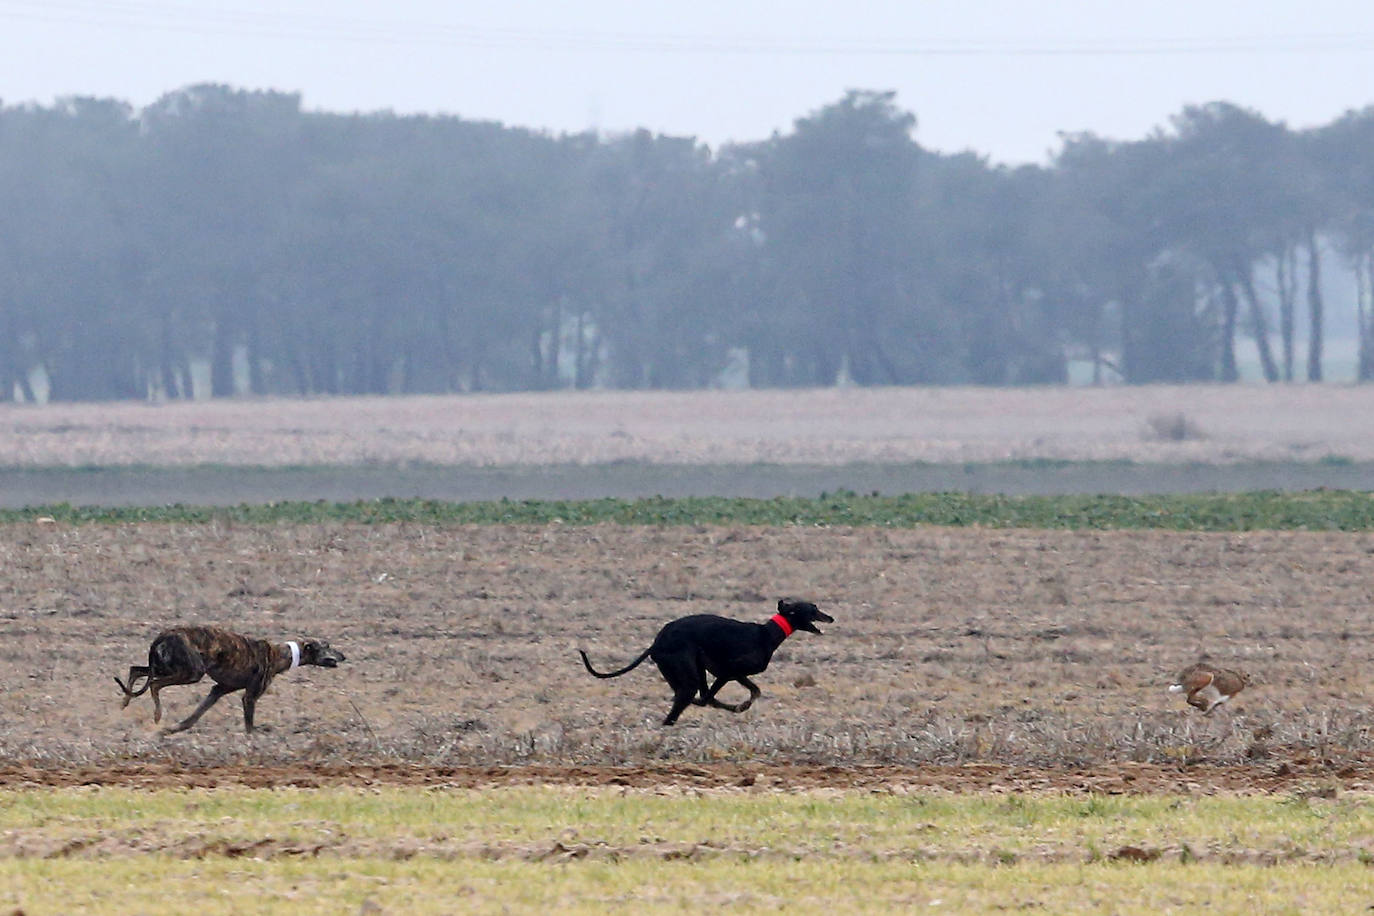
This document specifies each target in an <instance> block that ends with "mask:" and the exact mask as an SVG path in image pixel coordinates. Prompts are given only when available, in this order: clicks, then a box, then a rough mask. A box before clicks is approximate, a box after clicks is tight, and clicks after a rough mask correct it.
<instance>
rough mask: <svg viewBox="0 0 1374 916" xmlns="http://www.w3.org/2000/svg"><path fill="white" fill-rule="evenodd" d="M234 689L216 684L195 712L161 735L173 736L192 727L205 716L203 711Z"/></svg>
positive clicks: (165, 729) (163, 731)
mask: <svg viewBox="0 0 1374 916" xmlns="http://www.w3.org/2000/svg"><path fill="white" fill-rule="evenodd" d="M235 689H237V688H231V687H225V686H224V685H223V684H216V685H215V686H213V687H211V688H210V693H209V694H208V695H206V697H205V699H203V700H201V701H200V705H199V706H197V707H196V711H195V712H193V713H191V714H190V715H189V716H187V717H186V718H185V719H182V720H181V721H180V722H178V723H177V724H176V725H173V726H171V727H170V728H164V729H163V730H162V734H164V735H174V734H176V733H177V732H184V731H186V729H188V728H190V727H191V726H192V725H195V724H196V722H197V721H198V720H199V719H200V717H201V716H203V715H205V711H206V710H207V709H209V708H210V707H211V706H214V705H215V704H216V703H218V702H219V698H220V697H222V696H224V695H225V694H226V693H233V692H234V690H235Z"/></svg>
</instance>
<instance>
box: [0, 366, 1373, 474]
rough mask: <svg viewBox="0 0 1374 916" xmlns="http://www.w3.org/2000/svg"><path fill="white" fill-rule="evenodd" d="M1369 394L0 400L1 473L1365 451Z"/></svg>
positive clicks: (1282, 455) (1078, 391) (935, 392)
mask: <svg viewBox="0 0 1374 916" xmlns="http://www.w3.org/2000/svg"><path fill="white" fill-rule="evenodd" d="M1371 410H1374V388H1370V387H1368V386H1363V387H1361V386H1344V385H1299V386H1292V385H1287V386H1284V385H1269V386H1259V385H1229V386H1191V387H1170V386H1151V387H1133V388H1105V389H1082V388H1030V389H1018V390H1006V389H991V388H922V389H917V388H885V389H884V388H879V389H826V390H812V391H701V392H612V391H605V392H560V393H548V394H502V395H465V396H452V397H404V398H360V399H338V400H313V401H312V400H304V401H303V400H290V401H288V400H261V401H229V402H223V403H190V404H187V403H169V404H161V405H146V404H136V403H122V404H75V405H68V404H57V405H48V406H45V407H42V408H35V407H25V406H14V405H8V406H4V407H0V466H27V467H35V466H80V465H122V464H133V463H143V464H153V465H186V464H207V463H208V464H230V465H321V464H371V463H383V464H393V463H405V462H426V463H432V464H460V465H513V464H536V465H537V464H554V463H572V464H588V463H598V462H610V461H644V462H652V463H679V464H739V463H754V462H771V463H805V464H843V463H851V462H913V461H924V462H987V461H1006V460H1020V459H1034V458H1049V459H1064V460H1117V459H1130V460H1136V461H1162V462H1194V461H1200V462H1223V463H1224V462H1234V461H1241V460H1266V461H1314V460H1318V459H1322V458H1327V457H1331V456H1336V457H1340V458H1342V459H1351V460H1358V461H1366V460H1374V426H1371V425H1370V424H1367V423H1352V422H1350V420H1351V418H1352V417H1359V416H1368V415H1370V413H1371Z"/></svg>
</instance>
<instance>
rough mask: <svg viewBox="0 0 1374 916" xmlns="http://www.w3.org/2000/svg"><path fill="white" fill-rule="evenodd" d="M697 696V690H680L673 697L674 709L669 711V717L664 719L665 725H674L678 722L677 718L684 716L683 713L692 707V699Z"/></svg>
mask: <svg viewBox="0 0 1374 916" xmlns="http://www.w3.org/2000/svg"><path fill="white" fill-rule="evenodd" d="M696 695H697V692H696V688H690V689H687V690H679V691H678V692H677V693H676V694H674V695H673V708H672V709H670V710H668V715H667V716H665V717H664V718H663V724H664V725H672V724H673V723H674V722H676V721H677V717H678V716H680V715H682V711H683V710H684V709H686V708H687V707H688V706H691V705H692V698H693V697H695V696H696Z"/></svg>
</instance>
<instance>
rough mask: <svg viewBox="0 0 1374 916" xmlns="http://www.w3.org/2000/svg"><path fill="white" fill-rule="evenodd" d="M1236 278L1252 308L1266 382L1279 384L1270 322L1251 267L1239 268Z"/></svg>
mask: <svg viewBox="0 0 1374 916" xmlns="http://www.w3.org/2000/svg"><path fill="white" fill-rule="evenodd" d="M1236 277H1237V279H1238V280H1239V282H1240V289H1241V292H1242V293H1243V294H1244V295H1245V303H1246V305H1248V306H1249V307H1250V321H1251V323H1252V325H1253V327H1254V334H1255V346H1256V347H1257V348H1258V349H1259V357H1260V367H1261V368H1262V369H1263V370H1264V380H1265V381H1267V382H1277V381H1278V380H1279V367H1278V364H1277V363H1275V362H1274V351H1273V349H1272V348H1271V347H1270V346H1269V322H1268V320H1267V319H1265V317H1264V309H1263V308H1262V307H1261V306H1260V301H1259V297H1258V296H1256V295H1255V281H1254V277H1253V276H1251V272H1250V267H1249V265H1245V266H1242V267H1240V268H1238V269H1237V270H1236Z"/></svg>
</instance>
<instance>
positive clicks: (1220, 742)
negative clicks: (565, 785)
mask: <svg viewBox="0 0 1374 916" xmlns="http://www.w3.org/2000/svg"><path fill="white" fill-rule="evenodd" d="M0 564H3V568H4V569H5V571H6V573H5V576H4V577H3V579H0V760H3V761H5V763H4V765H3V766H0V784H9V785H14V784H25V783H44V784H56V785H70V784H84V783H107V782H108V783H123V784H132V785H193V784H194V785H199V784H217V783H221V782H236V783H246V784H252V785H256V784H276V783H294V784H311V783H312V782H331V781H336V780H348V781H353V782H356V781H363V782H366V781H369V780H376V781H384V782H413V783H425V784H445V783H454V784H460V785H486V784H500V783H504V782H519V781H539V782H546V781H549V782H558V781H563V782H579V783H582V782H585V783H591V784H611V785H627V786H636V785H656V784H661V783H675V784H679V785H702V786H715V787H722V786H727V787H728V786H738V787H741V788H746V789H747V788H748V787H749V786H750V785H758V786H770V785H771V786H776V785H778V783H777V782H776V781H777V780H782V781H783V784H796V785H799V786H836V785H838V786H859V787H864V786H870V787H875V788H879V787H886V788H887V789H888V790H895V789H896V788H897V787H901V786H913V787H919V786H931V787H941V788H950V789H958V788H965V787H966V788H970V789H984V790H992V791H996V790H998V787H1002V788H1004V789H1007V790H1011V789H1019V788H1042V789H1050V790H1062V791H1165V790H1168V791H1247V790H1248V791H1279V790H1293V791H1297V790H1298V789H1299V788H1301V789H1302V790H1303V791H1307V790H1308V789H1310V788H1311V787H1312V786H1313V785H1315V786H1316V789H1317V790H1322V787H1323V786H1325V785H1328V784H1329V785H1342V786H1345V787H1352V788H1360V787H1367V786H1374V741H1372V740H1371V738H1370V727H1371V725H1374V715H1371V702H1372V701H1374V675H1372V674H1371V666H1370V664H1369V662H1370V653H1371V650H1370V648H1369V646H1370V638H1371V636H1372V635H1374V626H1371V619H1370V612H1369V608H1370V606H1371V590H1372V589H1374V586H1371V582H1374V576H1371V571H1374V570H1372V569H1371V567H1372V566H1374V535H1367V534H1343V533H1308V532H1260V533H1247V534H1180V533H1167V532H1144V533H1142V532H1090V533H1074V532H1041V531H995V532H994V531H982V530H977V529H958V530H955V529H918V530H902V531H886V530H881V529H803V528H776V529H755V528H745V527H735V528H717V527H700V528H665V529H656V528H621V527H613V526H597V527H590V528H574V527H566V526H548V527H498V526H492V527H458V526H455V527H438V526H422V525H397V526H377V527H362V526H350V525H343V524H326V525H311V526H288V525H277V526H233V525H224V524H205V525H171V524H145V525H124V526H85V527H65V526H59V525H53V524H38V523H35V524H23V525H9V526H4V527H3V528H0ZM787 594H792V595H800V596H805V597H808V598H812V599H814V600H816V601H818V602H819V603H820V604H821V605H822V607H824V608H825V609H827V610H828V611H830V612H831V613H832V614H833V615H834V616H835V617H836V622H835V623H834V624H833V625H828V626H826V627H825V628H824V629H825V630H826V633H825V634H824V635H823V636H819V637H817V636H813V635H810V634H797V635H796V636H793V637H792V638H791V639H789V640H788V642H787V643H785V644H784V646H783V647H782V649H781V650H780V651H779V652H778V654H777V655H776V656H775V658H774V661H773V665H772V666H771V667H770V669H769V670H768V671H767V672H765V673H764V674H763V675H761V676H760V677H759V678H758V681H759V683H760V685H761V686H762V688H763V690H764V695H763V698H762V699H761V700H760V701H759V702H758V703H756V704H755V705H754V707H753V708H752V709H751V710H749V711H748V712H746V713H744V714H742V715H732V714H730V713H727V712H724V711H721V710H715V709H699V708H695V707H694V708H691V709H689V710H688V712H687V713H686V714H684V716H683V718H682V720H681V721H680V722H679V724H678V725H677V726H675V727H673V728H663V727H662V726H660V725H659V724H658V722H659V720H660V719H661V718H662V716H663V715H664V713H665V712H666V711H667V708H668V705H669V696H668V692H667V688H666V686H665V684H664V683H663V681H662V679H661V678H660V677H659V675H658V673H657V671H655V670H654V668H653V667H652V664H651V663H647V662H646V664H645V665H644V666H642V667H641V668H639V669H636V670H635V671H633V672H631V673H630V674H627V675H625V676H624V677H622V678H619V679H616V680H596V679H594V678H591V677H590V676H588V675H587V674H586V672H585V671H584V670H583V669H582V667H581V663H580V661H579V660H578V658H577V655H576V651H575V650H576V648H577V647H579V646H584V647H586V648H587V650H588V651H589V653H590V654H591V656H592V658H593V660H594V661H595V662H597V663H598V664H600V665H602V666H610V665H612V664H617V663H622V662H624V661H626V660H628V659H630V658H633V657H634V655H636V654H638V652H639V651H640V650H642V649H643V647H644V646H646V645H647V644H648V642H649V641H650V640H651V639H652V637H653V634H654V633H655V632H656V630H657V629H658V627H659V626H661V625H662V624H663V623H664V622H666V621H667V620H669V619H671V618H673V617H677V616H680V615H683V614H689V613H721V614H725V615H728V616H733V617H739V618H744V619H755V620H763V619H765V618H766V617H767V616H768V615H769V614H770V613H771V606H772V603H773V602H774V601H775V600H776V598H777V597H780V596H782V595H787ZM192 622H207V623H217V624H221V625H226V626H230V627H233V628H236V629H239V630H242V631H244V632H248V633H252V634H255V635H262V636H266V637H269V638H276V639H283V640H284V639H288V638H294V637H299V636H302V635H318V636H323V637H326V638H328V639H330V640H331V641H332V642H333V643H334V644H335V645H336V646H338V647H339V648H341V649H342V650H343V651H344V652H346V653H347V654H348V661H347V662H346V663H345V664H344V665H343V666H341V667H340V668H339V669H337V670H324V669H312V668H306V669H301V670H298V671H293V672H290V673H288V674H285V675H283V676H282V677H280V678H278V680H277V681H276V682H275V683H274V685H273V687H272V690H271V691H270V692H269V694H268V695H267V696H266V697H264V699H263V700H262V701H261V702H260V703H259V705H258V714H257V720H258V722H259V724H260V725H262V726H265V728H264V729H263V730H262V731H261V732H260V733H258V734H255V735H254V736H252V737H251V738H250V737H246V736H245V735H244V734H243V733H242V726H241V716H240V710H239V708H238V704H237V702H235V698H234V697H230V698H228V699H226V700H224V701H222V702H221V704H220V705H219V706H218V707H216V708H215V709H213V710H211V712H210V713H208V714H207V715H206V716H205V718H204V719H202V720H201V723H200V724H199V725H198V726H197V727H196V728H195V729H193V730H192V731H190V732H186V733H183V734H181V735H176V736H172V737H169V738H159V737H157V736H156V735H155V734H154V732H153V729H152V724H151V721H150V720H151V704H150V703H149V701H148V698H147V697H146V696H145V697H142V698H140V699H138V700H136V701H135V702H134V703H133V704H132V705H131V706H130V707H129V708H128V709H126V710H121V709H120V708H119V699H120V692H119V689H118V688H117V687H116V685H115V684H114V681H113V679H112V677H111V676H112V675H114V674H120V675H121V676H123V674H124V673H125V671H127V669H128V666H129V665H131V664H141V663H142V662H143V661H144V659H145V657H146V651H147V646H148V643H149V641H150V640H151V638H152V637H153V636H154V635H155V634H156V633H157V631H158V630H160V629H161V628H163V627H165V626H169V625H173V624H179V623H192ZM1204 651H1207V652H1210V653H1212V654H1213V655H1214V656H1215V657H1217V658H1218V659H1222V660H1225V661H1226V662H1228V663H1232V664H1238V665H1240V666H1242V667H1244V668H1246V669H1248V670H1249V671H1250V673H1251V674H1252V676H1253V677H1254V679H1255V684H1254V685H1253V686H1252V687H1250V688H1248V689H1247V690H1246V691H1245V692H1244V693H1242V694H1241V695H1240V696H1239V697H1238V698H1237V699H1236V700H1235V701H1234V702H1233V703H1232V704H1231V705H1230V707H1229V708H1225V707H1223V709H1222V711H1220V712H1218V713H1217V714H1216V715H1214V716H1212V717H1210V718H1208V717H1203V716H1201V715H1200V714H1199V713H1197V712H1196V711H1195V710H1191V709H1189V708H1187V707H1186V706H1184V705H1183V704H1182V703H1181V702H1180V701H1179V700H1178V699H1177V698H1176V697H1173V696H1170V695H1168V694H1166V693H1165V691H1164V687H1165V685H1166V684H1167V683H1168V682H1169V679H1170V676H1171V674H1172V673H1173V672H1174V671H1175V670H1177V669H1178V668H1180V667H1182V666H1183V665H1184V664H1186V663H1188V662H1191V661H1193V660H1194V659H1195V658H1196V657H1197V656H1198V655H1199V654H1200V653H1201V652H1204ZM206 689H207V685H204V684H202V685H197V686H194V687H179V688H168V689H167V690H166V691H165V693H164V705H165V706H166V707H167V716H168V717H169V720H170V721H175V720H176V719H179V718H180V717H182V716H184V715H185V714H186V713H187V712H189V711H190V709H191V708H192V707H193V705H194V704H195V703H196V702H197V701H198V700H199V699H200V697H201V696H203V695H204V692H205V690H206ZM729 689H730V688H727V691H728V690H729ZM739 695H741V696H742V695H743V691H739Z"/></svg>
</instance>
